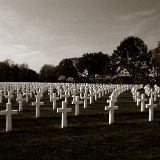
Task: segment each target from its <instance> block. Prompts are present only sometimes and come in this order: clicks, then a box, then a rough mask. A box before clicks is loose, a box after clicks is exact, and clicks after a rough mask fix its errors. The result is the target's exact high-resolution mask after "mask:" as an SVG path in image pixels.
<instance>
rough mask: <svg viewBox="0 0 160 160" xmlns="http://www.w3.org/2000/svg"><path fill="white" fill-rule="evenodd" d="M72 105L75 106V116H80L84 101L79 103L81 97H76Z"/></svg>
mask: <svg viewBox="0 0 160 160" xmlns="http://www.w3.org/2000/svg"><path fill="white" fill-rule="evenodd" d="M72 104H75V115H79V105H80V104H83V102H82V101H79V96H76V97H75V101H72Z"/></svg>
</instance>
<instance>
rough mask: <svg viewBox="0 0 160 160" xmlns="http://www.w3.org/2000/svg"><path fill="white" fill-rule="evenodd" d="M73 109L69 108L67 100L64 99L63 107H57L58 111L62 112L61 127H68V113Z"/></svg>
mask: <svg viewBox="0 0 160 160" xmlns="http://www.w3.org/2000/svg"><path fill="white" fill-rule="evenodd" d="M71 111H72V109H71V108H67V102H66V101H62V108H58V109H57V113H62V121H61V128H64V127H67V113H68V112H71Z"/></svg>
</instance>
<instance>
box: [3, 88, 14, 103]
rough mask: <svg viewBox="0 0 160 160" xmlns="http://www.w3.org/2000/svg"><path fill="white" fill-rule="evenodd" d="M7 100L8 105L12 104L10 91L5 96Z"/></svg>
mask: <svg viewBox="0 0 160 160" xmlns="http://www.w3.org/2000/svg"><path fill="white" fill-rule="evenodd" d="M5 98H8V103H11V98H13V95H12V92H11V91H8V95H5Z"/></svg>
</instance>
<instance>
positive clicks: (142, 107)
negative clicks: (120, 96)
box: [139, 94, 147, 112]
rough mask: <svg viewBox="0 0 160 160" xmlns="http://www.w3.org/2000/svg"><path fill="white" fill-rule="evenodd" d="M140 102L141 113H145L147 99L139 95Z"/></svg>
mask: <svg viewBox="0 0 160 160" xmlns="http://www.w3.org/2000/svg"><path fill="white" fill-rule="evenodd" d="M139 101H140V102H141V112H144V111H145V102H146V101H147V98H145V94H141V98H140V99H139Z"/></svg>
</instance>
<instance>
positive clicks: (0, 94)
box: [0, 90, 3, 103]
mask: <svg viewBox="0 0 160 160" xmlns="http://www.w3.org/2000/svg"><path fill="white" fill-rule="evenodd" d="M2 92H3V91H2V90H0V103H2V96H3V93H2Z"/></svg>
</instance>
